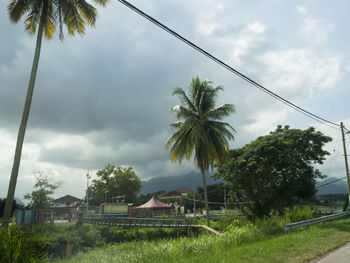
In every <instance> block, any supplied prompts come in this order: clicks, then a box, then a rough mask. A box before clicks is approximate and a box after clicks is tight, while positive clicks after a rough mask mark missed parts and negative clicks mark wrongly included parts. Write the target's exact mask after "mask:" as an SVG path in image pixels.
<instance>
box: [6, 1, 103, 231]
mask: <svg viewBox="0 0 350 263" xmlns="http://www.w3.org/2000/svg"><path fill="white" fill-rule="evenodd" d="M108 1H109V0H93V2H95V3H96V4H98V5H101V6H105V5H106V4H107V2H108ZM7 10H8V13H9V17H10V20H11V22H13V23H17V22H19V20H20V19H21V18H22V16H23V15H25V14H27V16H26V18H25V21H24V23H25V30H26V31H27V32H28V33H29V34H30V35H34V34H35V33H36V32H37V38H36V47H35V53H34V59H33V65H32V70H31V74H30V79H29V84H28V90H27V95H26V100H25V105H24V109H23V114H22V120H21V124H20V128H19V131H18V136H17V142H16V149H15V156H14V161H13V166H12V172H11V177H10V182H9V188H8V193H7V199H6V205H5V212H4V213H5V215H4V221H3V226H5V227H7V225H8V223H9V219H10V216H11V205H12V201H13V198H14V194H15V190H16V184H17V177H18V170H19V165H20V162H21V155H22V146H23V141H24V136H25V132H26V128H27V123H28V117H29V111H30V106H31V103H32V97H33V92H34V84H35V79H36V73H37V69H38V64H39V57H40V50H41V42H42V37H43V35H44V36H45V37H46V38H47V39H51V38H52V37H53V35H54V33H55V31H56V26H57V25H58V26H59V31H60V33H59V37H60V39H61V40H63V25H65V26H66V27H67V31H68V34H69V35H75V34H76V33H77V34H79V35H83V34H84V33H85V26H86V25H90V26H92V27H93V26H94V25H95V21H96V16H97V11H96V9H95V7H93V6H92V5H91V4H89V3H88V2H87V1H86V0H78V1H69V0H11V2H10V4H9V5H8V7H7Z"/></svg>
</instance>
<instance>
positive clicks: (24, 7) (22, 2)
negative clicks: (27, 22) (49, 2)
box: [7, 0, 41, 23]
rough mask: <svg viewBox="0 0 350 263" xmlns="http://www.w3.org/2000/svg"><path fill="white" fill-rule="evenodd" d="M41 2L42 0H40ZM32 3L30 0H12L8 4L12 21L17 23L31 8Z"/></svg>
mask: <svg viewBox="0 0 350 263" xmlns="http://www.w3.org/2000/svg"><path fill="white" fill-rule="evenodd" d="M38 2H41V1H38ZM31 5H32V3H31V1H29V0H12V1H11V2H10V3H9V5H8V6H7V12H8V13H9V17H10V21H11V22H12V23H17V22H18V21H19V20H20V19H21V17H22V16H23V15H24V14H25V13H27V12H28V11H29V10H30V7H31Z"/></svg>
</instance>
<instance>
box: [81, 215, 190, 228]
mask: <svg viewBox="0 0 350 263" xmlns="http://www.w3.org/2000/svg"><path fill="white" fill-rule="evenodd" d="M83 222H84V223H88V224H96V225H105V226H119V227H158V228H186V227H191V226H192V220H186V219H154V218H130V217H128V218H123V217H114V218H93V219H92V218H84V219H83Z"/></svg>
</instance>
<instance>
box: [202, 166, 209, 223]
mask: <svg viewBox="0 0 350 263" xmlns="http://www.w3.org/2000/svg"><path fill="white" fill-rule="evenodd" d="M200 169H201V174H202V179H203V189H204V200H205V211H206V216H207V226H210V218H209V205H208V191H207V178H206V177H205V170H204V169H203V168H200Z"/></svg>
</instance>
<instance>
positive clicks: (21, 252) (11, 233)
mask: <svg viewBox="0 0 350 263" xmlns="http://www.w3.org/2000/svg"><path fill="white" fill-rule="evenodd" d="M46 255H47V253H46V244H45V242H44V240H43V239H42V238H41V236H40V235H39V234H38V233H37V232H34V231H32V229H30V228H21V227H18V226H14V225H11V226H9V227H8V229H7V230H5V229H3V230H2V231H0V262H4V263H5V262H11V263H34V262H41V259H43V258H45V257H46Z"/></svg>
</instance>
